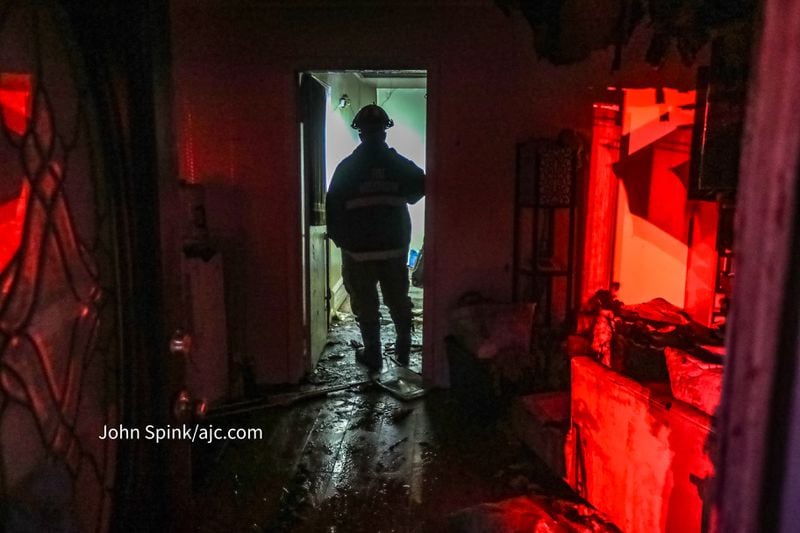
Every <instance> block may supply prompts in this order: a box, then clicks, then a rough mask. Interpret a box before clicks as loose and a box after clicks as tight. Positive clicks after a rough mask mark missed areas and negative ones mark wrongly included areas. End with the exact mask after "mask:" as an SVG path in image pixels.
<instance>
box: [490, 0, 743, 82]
mask: <svg viewBox="0 0 800 533" xmlns="http://www.w3.org/2000/svg"><path fill="white" fill-rule="evenodd" d="M495 2H496V3H497V4H498V5H499V6H500V8H501V9H503V10H504V11H505V12H506V13H507V14H510V13H511V12H512V11H515V10H516V11H519V12H520V13H521V14H522V15H523V16H524V17H525V19H526V20H527V21H528V23H529V24H530V26H531V28H532V29H533V32H534V47H535V48H536V52H537V53H538V54H539V56H541V57H544V58H546V59H548V60H549V61H551V62H553V63H555V64H568V63H574V62H577V61H580V60H582V59H585V58H587V57H588V56H589V54H590V53H591V52H592V51H594V50H598V49H602V48H607V47H608V46H614V47H616V53H615V54H614V64H613V65H612V68H613V69H618V68H619V67H620V62H621V50H622V48H623V46H624V45H625V44H626V43H627V42H628V39H629V38H630V36H631V35H632V33H633V31H634V30H635V29H636V28H637V27H638V26H639V25H641V24H647V25H648V26H649V27H651V28H652V31H653V35H652V38H651V41H650V46H649V48H648V50H647V52H646V55H645V58H644V59H645V60H646V61H647V62H648V63H650V64H651V65H653V66H654V67H660V66H661V65H663V63H664V61H665V60H666V58H667V57H668V55H669V52H670V50H671V49H672V47H673V45H674V46H675V48H676V49H677V51H678V53H679V54H680V57H681V59H682V61H683V62H684V63H686V64H692V63H693V62H694V60H695V57H696V55H697V53H698V52H699V51H700V49H701V48H702V47H703V46H704V45H705V44H706V43H707V42H708V41H709V40H710V39H711V38H712V37H714V34H715V33H716V32H725V31H739V30H740V29H741V28H742V26H743V25H744V26H745V27H748V26H750V25H751V24H752V20H753V18H754V14H755V11H756V2H755V0H649V1H648V0H538V1H531V0H495ZM733 28H735V29H736V30H733Z"/></svg>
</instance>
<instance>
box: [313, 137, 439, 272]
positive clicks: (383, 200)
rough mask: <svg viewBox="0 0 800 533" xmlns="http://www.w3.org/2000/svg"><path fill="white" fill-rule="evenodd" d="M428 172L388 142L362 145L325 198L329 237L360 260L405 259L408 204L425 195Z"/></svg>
mask: <svg viewBox="0 0 800 533" xmlns="http://www.w3.org/2000/svg"><path fill="white" fill-rule="evenodd" d="M424 182H425V172H424V171H423V170H422V169H421V168H419V167H418V166H417V165H415V164H414V163H413V162H412V161H410V160H408V159H406V158H405V157H403V156H401V155H400V154H398V153H397V152H396V151H395V150H394V148H389V147H388V146H387V145H386V143H382V145H378V146H369V145H366V144H363V143H362V144H361V145H359V146H358V147H357V148H356V149H355V150H354V151H353V153H352V154H351V155H349V156H347V157H346V158H345V159H344V160H342V162H341V163H339V166H337V167H336V171H335V172H334V173H333V179H332V180H331V185H330V188H329V190H328V195H327V199H326V215H327V225H328V235H329V237H330V238H331V240H333V242H334V243H336V245H337V246H339V247H340V248H341V249H342V250H344V252H345V253H348V254H349V255H350V256H351V257H352V258H353V259H355V260H356V261H373V260H381V259H390V258H396V257H405V254H406V253H407V252H408V245H409V242H410V241H411V218H410V217H409V214H408V207H407V204H413V203H416V202H417V201H419V199H420V198H422V196H423V195H424V194H425V189H424Z"/></svg>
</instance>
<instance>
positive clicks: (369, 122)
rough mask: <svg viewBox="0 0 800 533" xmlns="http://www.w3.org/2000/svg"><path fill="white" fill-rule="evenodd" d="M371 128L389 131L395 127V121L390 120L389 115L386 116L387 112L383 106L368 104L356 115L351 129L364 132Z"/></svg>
mask: <svg viewBox="0 0 800 533" xmlns="http://www.w3.org/2000/svg"><path fill="white" fill-rule="evenodd" d="M369 126H380V127H382V128H383V129H387V128H391V127H392V126H394V121H393V120H392V119H390V118H389V115H387V114H386V111H384V110H383V108H382V107H381V106H379V105H375V104H368V105H365V106H364V107H362V108H361V110H360V111H359V112H358V113H356V116H355V118H354V119H353V123H352V124H350V127H351V128H353V129H355V130H362V129H364V128H365V127H369Z"/></svg>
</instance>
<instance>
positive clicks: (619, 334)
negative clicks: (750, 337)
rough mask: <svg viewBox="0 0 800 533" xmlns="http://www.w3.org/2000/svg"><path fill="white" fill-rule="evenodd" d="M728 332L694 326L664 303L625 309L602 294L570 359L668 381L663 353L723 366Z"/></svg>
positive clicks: (591, 303) (589, 308) (581, 326)
mask: <svg viewBox="0 0 800 533" xmlns="http://www.w3.org/2000/svg"><path fill="white" fill-rule="evenodd" d="M723 342H724V332H723V331H721V330H720V329H712V328H708V327H706V326H703V325H702V324H699V323H697V322H695V321H694V320H692V319H691V318H690V317H689V316H688V314H687V313H686V312H685V311H684V310H682V309H680V308H679V307H676V306H675V305H672V304H671V303H669V302H668V301H666V300H664V299H663V298H655V299H653V300H650V301H649V302H645V303H641V304H636V305H625V304H623V303H622V302H621V301H619V300H618V299H616V298H615V297H614V296H613V294H612V293H611V292H610V291H606V290H600V291H597V292H596V293H595V294H594V296H592V298H590V299H589V300H588V301H587V302H586V304H585V305H584V307H583V308H582V309H581V312H580V313H579V316H578V325H577V331H576V334H575V335H573V336H572V337H571V338H570V341H569V352H570V355H588V356H592V357H595V358H596V359H597V360H598V361H599V362H601V363H603V364H604V365H606V366H608V367H609V368H611V369H612V370H615V371H617V372H620V373H621V374H624V375H627V376H629V377H631V378H633V379H636V380H638V381H667V380H668V379H669V374H668V370H667V363H666V358H665V354H664V350H665V348H667V347H672V348H677V349H680V350H683V351H684V352H687V353H689V354H691V355H692V356H694V357H696V358H697V359H698V360H701V361H705V362H708V363H712V364H722V358H721V355H720V352H721V350H719V347H721V346H722V345H723Z"/></svg>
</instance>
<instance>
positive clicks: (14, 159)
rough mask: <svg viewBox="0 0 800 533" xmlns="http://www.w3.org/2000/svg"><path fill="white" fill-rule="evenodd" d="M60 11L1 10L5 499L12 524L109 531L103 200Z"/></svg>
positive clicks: (109, 327)
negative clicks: (102, 437)
mask: <svg viewBox="0 0 800 533" xmlns="http://www.w3.org/2000/svg"><path fill="white" fill-rule="evenodd" d="M84 73H85V71H84V69H83V65H82V61H81V56H80V54H79V53H78V50H77V47H76V46H75V45H74V44H73V41H72V39H71V36H70V33H69V24H68V22H67V19H66V17H65V15H64V13H63V12H62V11H61V10H60V8H59V6H58V4H55V3H52V2H48V1H43V0H42V1H5V2H2V3H0V104H1V105H2V130H3V133H2V134H1V135H0V230H2V233H1V234H0V241H1V242H2V245H0V461H2V463H1V464H0V498H2V500H3V503H4V505H3V515H2V517H1V518H2V520H3V522H4V525H5V527H6V528H7V530H17V529H24V530H31V531H35V530H41V531H44V530H47V531H52V530H59V531H105V530H107V529H108V522H109V516H110V512H111V503H112V491H113V485H114V469H115V459H116V458H115V454H116V446H115V444H114V442H113V441H111V440H102V439H100V438H99V436H100V435H101V434H102V433H103V427H104V425H107V426H116V425H118V423H119V419H118V411H119V409H118V407H119V406H118V398H119V397H120V394H119V382H118V379H117V374H118V369H119V365H118V358H119V354H120V350H119V336H118V322H119V315H118V306H117V301H116V300H117V291H116V267H117V265H116V254H115V250H116V248H115V242H116V241H115V239H114V237H115V236H114V230H113V228H114V225H113V220H112V217H111V202H110V201H109V198H110V196H109V194H110V193H109V190H108V186H107V183H106V181H104V180H105V174H104V169H103V166H102V164H101V160H100V157H99V143H98V139H97V128H96V120H95V117H94V115H93V113H94V110H93V108H92V105H91V101H90V98H89V91H88V87H87V82H86V79H85V76H84Z"/></svg>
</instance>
